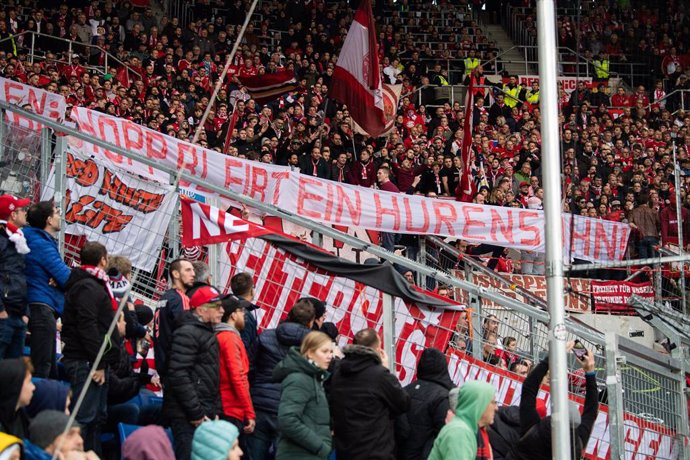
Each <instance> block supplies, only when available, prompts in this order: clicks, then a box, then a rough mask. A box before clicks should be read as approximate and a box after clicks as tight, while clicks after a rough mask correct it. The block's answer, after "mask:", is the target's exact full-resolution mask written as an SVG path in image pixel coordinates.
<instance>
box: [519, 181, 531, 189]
mask: <svg viewBox="0 0 690 460" xmlns="http://www.w3.org/2000/svg"><path fill="white" fill-rule="evenodd" d="M522 187H529V182H526V181H524V180H523V181H522V182H520V188H522Z"/></svg>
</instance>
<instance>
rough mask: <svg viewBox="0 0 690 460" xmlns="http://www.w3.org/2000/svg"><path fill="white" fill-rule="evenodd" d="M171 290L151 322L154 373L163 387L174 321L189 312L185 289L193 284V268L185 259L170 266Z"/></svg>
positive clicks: (164, 294)
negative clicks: (156, 372) (154, 361)
mask: <svg viewBox="0 0 690 460" xmlns="http://www.w3.org/2000/svg"><path fill="white" fill-rule="evenodd" d="M170 280H171V281H172V288H171V289H168V290H167V291H165V292H164V293H163V295H162V296H161V299H160V301H159V302H158V308H156V312H155V315H154V320H153V350H154V355H155V359H156V371H158V374H159V375H160V376H161V380H162V383H163V386H165V385H166V384H167V382H166V376H167V373H168V352H169V350H170V342H171V339H172V334H173V331H174V329H175V321H176V319H177V318H178V317H179V316H180V315H181V314H182V313H184V312H186V311H188V310H189V298H188V297H187V294H186V292H187V289H189V288H190V287H192V286H193V284H194V267H193V266H192V263H191V262H190V261H188V260H186V259H177V260H174V261H173V262H172V263H171V264H170Z"/></svg>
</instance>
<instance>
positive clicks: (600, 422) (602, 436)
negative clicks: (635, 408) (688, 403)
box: [448, 349, 680, 460]
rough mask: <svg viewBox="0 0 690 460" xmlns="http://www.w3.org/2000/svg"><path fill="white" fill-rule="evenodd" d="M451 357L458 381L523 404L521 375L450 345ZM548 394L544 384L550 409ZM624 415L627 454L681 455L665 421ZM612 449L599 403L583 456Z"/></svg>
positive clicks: (542, 395)
mask: <svg viewBox="0 0 690 460" xmlns="http://www.w3.org/2000/svg"><path fill="white" fill-rule="evenodd" d="M448 358H449V361H448V369H449V372H450V376H451V378H452V379H453V381H454V382H455V383H456V384H457V385H461V384H462V383H463V382H466V381H469V380H481V381H484V382H488V383H491V384H492V385H494V386H495V387H496V402H498V404H499V406H503V405H509V406H515V405H519V404H520V395H521V394H522V382H523V380H524V379H523V378H522V377H520V376H518V375H516V374H513V373H512V372H508V371H506V370H503V369H499V368H495V367H493V366H490V365H488V364H486V363H484V362H482V361H478V360H476V359H474V358H472V357H471V356H468V355H466V354H464V353H460V352H458V351H456V350H455V349H449V351H448ZM661 396H662V395H660V397H661ZM549 397H550V395H549V387H548V386H546V385H542V387H541V390H540V391H539V394H538V396H537V399H540V400H542V401H543V402H544V403H545V405H546V407H547V410H549V408H550V405H549ZM570 399H572V400H573V401H575V402H576V403H578V404H579V405H580V408H582V406H583V404H584V398H583V397H582V396H579V395H573V394H571V395H570ZM549 411H550V410H549ZM624 419H625V427H624V429H623V433H624V439H625V457H626V458H654V459H678V458H680V450H679V449H680V446H679V445H678V441H677V440H676V439H675V434H674V432H673V431H672V430H670V429H668V428H666V427H664V426H663V425H660V424H655V423H651V422H648V421H646V420H642V419H641V418H639V417H636V416H634V415H632V414H629V413H625V414H624ZM610 453H611V452H610V442H609V414H608V407H607V406H605V405H603V404H600V405H599V415H598V416H597V419H596V421H595V422H594V428H593V429H592V435H591V436H590V438H589V443H588V444H587V448H586V449H585V455H584V457H585V458H587V459H590V460H598V459H609V458H610Z"/></svg>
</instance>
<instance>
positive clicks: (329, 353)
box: [0, 195, 599, 460]
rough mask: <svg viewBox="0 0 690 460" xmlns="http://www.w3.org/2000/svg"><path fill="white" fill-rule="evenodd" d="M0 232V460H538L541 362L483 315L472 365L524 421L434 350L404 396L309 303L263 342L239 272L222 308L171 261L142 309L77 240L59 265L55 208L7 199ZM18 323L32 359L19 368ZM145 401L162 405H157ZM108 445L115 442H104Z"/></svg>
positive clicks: (383, 365) (576, 429) (387, 369)
mask: <svg viewBox="0 0 690 460" xmlns="http://www.w3.org/2000/svg"><path fill="white" fill-rule="evenodd" d="M0 218H2V220H3V221H4V222H5V224H3V226H4V228H3V230H5V231H4V232H2V233H0V261H1V262H2V264H0V272H1V274H2V277H1V280H2V282H1V283H2V284H0V287H2V291H3V293H4V295H3V299H2V304H0V307H2V310H0V376H1V377H2V381H3V385H2V386H1V387H0V407H1V408H2V411H1V412H0V455H2V456H3V457H2V458H8V459H12V460H18V459H24V458H26V459H42V460H43V459H48V458H59V459H98V458H118V456H119V457H120V458H125V459H128V460H140V459H141V460H143V459H157V460H162V459H173V458H176V459H190V458H191V459H202V458H203V459H210V460H214V459H218V460H225V459H228V460H237V459H239V458H250V459H272V458H276V459H307V458H313V459H327V458H331V456H332V455H333V452H335V455H336V456H337V458H351V459H365V458H366V459H371V458H380V459H392V458H401V459H427V458H431V459H448V460H450V459H453V460H457V459H460V460H465V459H467V460H470V459H475V458H479V459H491V458H510V459H515V460H518V459H528V458H529V459H533V458H549V457H550V455H551V445H550V442H551V436H550V430H549V427H550V423H551V422H550V416H548V415H547V414H546V409H545V407H544V405H543V403H541V404H539V403H538V402H537V394H538V391H539V387H540V385H541V383H542V381H543V379H544V378H545V376H546V374H547V372H548V358H544V359H543V360H542V361H541V362H540V363H539V364H537V365H536V366H533V365H532V363H531V362H529V361H527V360H524V359H520V358H519V357H518V355H517V354H516V353H515V352H516V351H517V350H516V348H515V339H514V338H510V337H505V338H503V340H502V341H499V337H498V321H497V318H496V317H495V316H493V317H488V318H487V319H486V321H485V322H484V327H483V331H482V334H483V336H484V339H485V340H486V345H484V347H483V350H482V353H481V358H482V359H483V360H484V361H486V362H487V363H489V364H492V365H501V366H503V367H507V366H508V363H509V366H510V367H509V369H510V371H512V372H515V373H516V374H518V375H521V376H524V377H525V381H524V384H523V386H522V397H521V402H520V405H519V406H505V407H501V408H498V404H497V402H496V389H495V388H494V386H493V385H491V384H489V383H486V382H480V381H467V382H465V383H464V384H462V385H461V386H460V388H455V386H454V384H453V382H452V380H451V378H450V375H449V371H448V364H447V362H446V356H445V354H444V353H443V351H441V350H438V349H436V348H427V349H425V350H424V352H423V353H422V354H421V357H420V359H419V361H418V364H417V369H416V371H417V372H416V380H414V381H413V382H411V383H410V384H409V385H407V386H405V387H404V388H403V387H402V385H401V384H400V382H399V381H398V379H397V378H396V377H395V375H394V373H392V372H391V370H393V369H392V368H391V363H390V361H389V357H388V356H387V354H386V352H385V350H384V349H383V346H382V341H381V338H380V337H379V335H378V333H377V332H376V331H375V330H374V329H363V330H360V331H358V332H357V333H355V334H354V337H353V340H352V344H351V345H347V346H345V347H344V348H343V349H342V351H340V350H339V349H338V347H337V345H336V340H337V338H338V335H339V333H338V330H337V328H336V326H335V325H334V324H333V323H327V322H325V319H326V312H327V308H326V305H325V303H324V302H323V301H321V300H319V299H316V298H312V297H308V298H302V299H299V300H298V301H297V302H296V303H295V304H294V305H293V306H292V307H291V308H290V309H289V312H288V313H287V317H286V318H285V319H284V320H283V321H281V322H280V323H279V324H278V325H277V326H276V327H275V328H269V329H265V330H263V331H261V332H260V331H259V330H258V316H257V314H258V312H257V310H258V309H259V307H257V306H256V305H254V304H253V303H252V299H253V298H254V296H255V293H254V284H253V279H252V276H251V275H250V274H248V273H239V274H236V275H235V276H234V277H233V278H232V279H231V282H230V286H231V290H232V293H230V294H221V293H220V292H219V291H218V290H217V289H216V288H214V287H213V286H212V285H211V284H210V281H211V277H210V270H209V267H208V265H206V264H205V263H203V262H198V261H197V262H191V261H189V260H187V259H177V260H175V261H173V262H172V263H171V264H170V266H169V270H168V272H169V276H170V289H168V290H167V291H165V292H164V293H163V294H162V296H161V297H160V300H159V302H158V306H157V308H156V309H155V311H154V310H152V309H151V308H149V307H148V306H145V305H143V304H140V305H135V303H134V302H132V298H131V296H130V292H131V291H130V287H131V285H130V281H131V277H132V266H131V264H130V263H129V261H128V260H127V259H126V258H124V257H122V256H111V255H109V254H108V253H107V250H106V248H105V247H104V246H103V245H102V244H100V243H97V242H91V241H87V242H85V243H84V245H83V247H82V248H81V251H80V264H81V265H79V266H78V267H75V268H72V269H70V268H69V267H67V265H65V263H64V262H63V261H62V260H61V259H60V254H59V251H58V248H57V244H56V241H55V235H56V233H57V229H59V226H60V220H61V215H60V211H59V209H58V208H57V207H56V206H55V204H54V203H53V202H52V201H41V202H38V203H34V204H31V202H30V200H29V199H26V198H17V197H14V196H12V195H2V196H0ZM56 317H59V318H60V322H58V321H56ZM116 320H117V321H116ZM115 323H117V327H116V328H112V329H111V328H110V326H111V324H115ZM27 324H28V330H29V332H30V341H29V344H28V345H29V349H30V351H29V354H30V357H29V356H26V357H22V355H23V354H24V353H25V337H26V332H27ZM463 326H464V328H463ZM466 326H467V318H466V317H463V321H460V322H459V323H458V327H457V328H456V334H455V337H454V339H453V341H452V344H451V346H453V347H455V348H457V349H459V350H465V349H466V347H467V344H468V343H469V341H468V340H467V337H466V334H467V332H468V331H467V328H466ZM58 330H60V335H59V336H58V335H57V331H58ZM56 337H59V339H60V341H61V345H60V350H59V351H60V353H59V355H60V357H59V361H58V359H57V358H58V353H57V350H56ZM573 345H574V344H573V343H571V344H569V347H572V346H573ZM578 359H579V364H580V366H581V368H582V370H581V373H582V377H581V378H582V380H583V381H584V385H582V388H584V396H585V402H584V407H583V412H582V414H580V411H579V409H578V408H577V407H576V406H573V408H572V409H571V410H570V412H571V415H570V417H571V425H572V430H571V441H572V445H573V458H580V456H581V454H582V452H583V449H584V446H586V445H587V441H588V439H589V436H590V434H591V431H592V428H593V425H594V421H595V419H596V417H597V413H598V397H599V396H598V391H597V385H596V371H595V364H594V355H593V353H591V352H587V351H585V354H584V355H583V356H581V357H580V358H578ZM134 368H136V370H135V369H134ZM152 390H155V391H157V392H158V393H159V394H160V392H162V394H163V397H162V407H161V404H160V398H158V397H156V396H154V395H155V393H153V392H152ZM157 399H158V400H159V403H156V400H157ZM71 411H74V421H71V419H70V413H71ZM164 427H169V428H164ZM115 430H118V432H119V436H120V442H119V443H118V442H117V441H115V440H113V439H109V438H108V435H107V433H112V432H113V431H115ZM104 436H105V437H104ZM173 446H174V447H173Z"/></svg>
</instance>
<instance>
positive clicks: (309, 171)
mask: <svg viewBox="0 0 690 460" xmlns="http://www.w3.org/2000/svg"><path fill="white" fill-rule="evenodd" d="M299 170H300V171H301V172H302V174H306V175H308V176H314V177H319V178H321V179H328V178H330V175H331V174H330V171H329V168H328V163H326V161H325V160H324V159H323V157H322V155H321V149H320V148H319V147H312V149H311V154H310V155H303V156H302V157H301V158H300V163H299Z"/></svg>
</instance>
